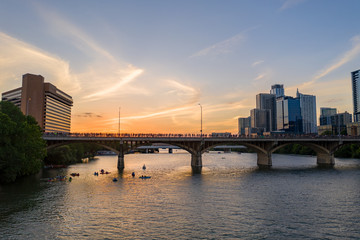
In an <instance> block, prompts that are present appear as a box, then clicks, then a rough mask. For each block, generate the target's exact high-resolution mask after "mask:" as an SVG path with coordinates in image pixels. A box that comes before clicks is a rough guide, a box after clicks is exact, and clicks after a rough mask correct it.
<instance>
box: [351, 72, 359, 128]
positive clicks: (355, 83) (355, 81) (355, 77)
mask: <svg viewBox="0 0 360 240" xmlns="http://www.w3.org/2000/svg"><path fill="white" fill-rule="evenodd" d="M359 74H360V69H359V70H356V71H354V72H352V73H351V83H352V90H353V103H354V122H359V121H360V78H359Z"/></svg>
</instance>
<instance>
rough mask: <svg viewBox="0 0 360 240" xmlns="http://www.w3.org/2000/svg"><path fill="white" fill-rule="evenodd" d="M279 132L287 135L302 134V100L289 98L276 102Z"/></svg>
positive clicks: (282, 98)
mask: <svg viewBox="0 0 360 240" xmlns="http://www.w3.org/2000/svg"><path fill="white" fill-rule="evenodd" d="M276 119H277V130H278V131H284V132H285V133H293V134H299V133H302V118H301V109H300V99H299V98H293V97H289V96H285V97H281V98H278V99H277V100H276Z"/></svg>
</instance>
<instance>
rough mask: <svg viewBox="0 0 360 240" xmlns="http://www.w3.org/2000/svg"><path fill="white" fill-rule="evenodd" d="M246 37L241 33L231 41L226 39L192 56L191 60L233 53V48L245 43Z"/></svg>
mask: <svg viewBox="0 0 360 240" xmlns="http://www.w3.org/2000/svg"><path fill="white" fill-rule="evenodd" d="M245 39H246V37H245V34H244V33H239V34H237V35H235V36H233V37H231V38H229V39H226V40H224V41H221V42H218V43H215V44H214V45H212V46H210V47H207V48H205V49H202V50H200V51H198V52H196V53H194V54H193V55H191V56H190V58H195V57H204V56H208V55H223V54H227V53H230V52H231V51H232V48H233V47H234V46H236V45H238V44H240V43H241V42H243V41H245Z"/></svg>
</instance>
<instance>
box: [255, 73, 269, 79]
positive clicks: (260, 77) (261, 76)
mask: <svg viewBox="0 0 360 240" xmlns="http://www.w3.org/2000/svg"><path fill="white" fill-rule="evenodd" d="M265 76H266V75H265V74H264V73H260V74H258V76H257V77H256V78H255V79H254V80H260V79H263V78H264V77H265Z"/></svg>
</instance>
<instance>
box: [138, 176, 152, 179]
mask: <svg viewBox="0 0 360 240" xmlns="http://www.w3.org/2000/svg"><path fill="white" fill-rule="evenodd" d="M139 178H141V179H147V178H151V177H150V176H141V177H139Z"/></svg>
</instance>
